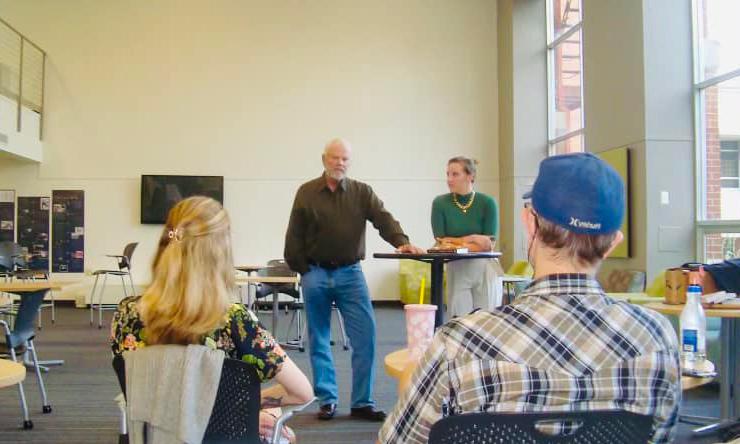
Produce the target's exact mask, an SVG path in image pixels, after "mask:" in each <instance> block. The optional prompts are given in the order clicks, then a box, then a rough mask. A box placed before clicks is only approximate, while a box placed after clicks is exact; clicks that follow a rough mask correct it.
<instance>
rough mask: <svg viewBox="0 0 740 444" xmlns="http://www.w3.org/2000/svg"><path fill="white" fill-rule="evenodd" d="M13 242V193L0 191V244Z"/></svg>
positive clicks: (11, 191)
mask: <svg viewBox="0 0 740 444" xmlns="http://www.w3.org/2000/svg"><path fill="white" fill-rule="evenodd" d="M14 240H15V191H13V190H0V242H5V241H8V242H13V241H14Z"/></svg>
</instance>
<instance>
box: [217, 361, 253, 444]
mask: <svg viewBox="0 0 740 444" xmlns="http://www.w3.org/2000/svg"><path fill="white" fill-rule="evenodd" d="M259 413H260V379H259V377H258V376H257V372H256V371H255V369H254V367H252V366H251V365H250V364H247V363H246V362H242V361H239V360H237V359H226V360H224V367H223V370H221V380H220V381H219V384H218V392H217V394H216V402H215V404H214V405H213V410H212V411H211V418H210V419H209V421H208V428H207V429H206V434H205V438H204V439H203V442H204V443H207V444H216V443H232V442H233V443H236V442H238V443H247V444H252V443H255V444H258V443H259V442H260V437H259V416H260V414H259Z"/></svg>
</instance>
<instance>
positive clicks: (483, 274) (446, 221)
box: [432, 156, 503, 316]
mask: <svg viewBox="0 0 740 444" xmlns="http://www.w3.org/2000/svg"><path fill="white" fill-rule="evenodd" d="M476 164H477V161H475V160H473V159H469V158H467V157H463V156H458V157H453V158H452V159H450V160H449V161H448V162H447V186H448V187H449V189H450V193H448V194H443V195H441V196H437V197H436V198H435V199H434V202H433V203H432V231H433V232H434V237H435V238H436V239H437V242H438V244H439V245H441V246H456V247H463V248H467V249H468V250H469V251H471V252H472V251H491V250H493V247H494V245H495V243H496V235H497V234H498V205H497V204H496V201H495V200H494V199H493V197H491V196H489V195H487V194H483V193H479V192H476V191H475V190H474V189H473V183H474V182H475V174H476ZM501 274H503V272H502V270H501V266H500V265H499V263H498V261H496V260H495V259H469V260H464V261H452V262H449V263H448V264H447V314H448V316H461V315H464V314H467V313H469V312H470V311H471V310H473V309H474V308H482V309H484V310H488V309H491V308H493V307H494V306H496V305H499V303H500V295H497V293H498V291H497V277H498V275H501Z"/></svg>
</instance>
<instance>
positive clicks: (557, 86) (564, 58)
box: [550, 31, 583, 139]
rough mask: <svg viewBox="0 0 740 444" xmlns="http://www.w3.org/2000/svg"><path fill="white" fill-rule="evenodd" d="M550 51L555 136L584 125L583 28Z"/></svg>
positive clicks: (552, 137) (553, 137)
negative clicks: (582, 114)
mask: <svg viewBox="0 0 740 444" xmlns="http://www.w3.org/2000/svg"><path fill="white" fill-rule="evenodd" d="M551 51H553V54H552V60H553V68H552V73H553V76H554V79H553V81H552V82H551V85H552V89H553V90H552V91H550V94H551V97H552V98H553V104H554V106H555V109H554V110H552V112H551V116H550V118H551V119H552V122H551V128H552V131H553V134H550V138H551V139H555V138H557V137H559V136H562V135H563V134H567V133H570V132H573V131H575V130H578V129H581V128H582V127H583V120H582V116H581V111H582V108H583V106H582V105H583V102H582V98H581V31H578V32H576V33H575V34H573V35H572V36H570V37H568V39H567V40H565V41H563V42H562V43H560V44H559V45H557V46H556V47H554V48H553V49H552V50H551Z"/></svg>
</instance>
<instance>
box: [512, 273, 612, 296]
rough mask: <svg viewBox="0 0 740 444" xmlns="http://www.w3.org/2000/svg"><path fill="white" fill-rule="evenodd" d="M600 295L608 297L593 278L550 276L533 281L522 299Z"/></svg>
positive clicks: (586, 276) (575, 274)
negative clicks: (529, 297)
mask: <svg viewBox="0 0 740 444" xmlns="http://www.w3.org/2000/svg"><path fill="white" fill-rule="evenodd" d="M574 294H580V295H600V296H604V297H606V294H605V293H604V290H603V289H602V288H601V285H600V284H599V283H598V281H596V279H595V278H594V277H593V276H590V275H587V274H582V273H559V274H548V275H547V276H543V277H540V278H537V279H535V280H534V281H532V282H531V283H530V284H529V286H527V288H526V290H524V293H522V295H521V297H525V296H556V297H557V296H560V295H574Z"/></svg>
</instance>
